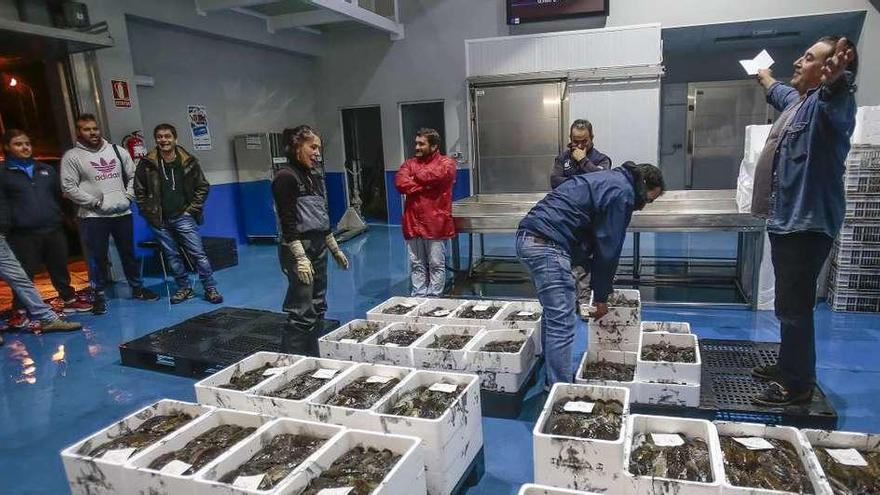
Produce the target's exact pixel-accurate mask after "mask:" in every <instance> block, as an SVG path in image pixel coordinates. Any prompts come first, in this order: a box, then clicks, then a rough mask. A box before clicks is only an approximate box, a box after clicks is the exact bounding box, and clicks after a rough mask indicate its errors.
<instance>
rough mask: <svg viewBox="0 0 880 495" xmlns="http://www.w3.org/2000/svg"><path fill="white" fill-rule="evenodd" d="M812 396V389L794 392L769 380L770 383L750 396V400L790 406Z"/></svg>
mask: <svg viewBox="0 0 880 495" xmlns="http://www.w3.org/2000/svg"><path fill="white" fill-rule="evenodd" d="M812 398H813V389H812V388H811V389H808V390H804V391H801V392H794V391H791V390H788V389H787V388H785V387H784V386H783V385H781V384H779V383H778V382H771V383H770V385H769V386H768V387H767V388H766V389H765V390H764V392H762V393H761V394H760V395H757V396H755V397H753V398H752V402H754V403H755V404H759V405H762V406H768V407H782V406H791V405H795V404H805V403H808V402H810V399H812Z"/></svg>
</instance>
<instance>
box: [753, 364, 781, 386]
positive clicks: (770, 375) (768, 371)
mask: <svg viewBox="0 0 880 495" xmlns="http://www.w3.org/2000/svg"><path fill="white" fill-rule="evenodd" d="M752 376H754V377H757V378H760V379H762V380H769V381H771V382H782V370H781V369H779V366H778V365H775V364H771V365H768V366H755V367H754V368H752Z"/></svg>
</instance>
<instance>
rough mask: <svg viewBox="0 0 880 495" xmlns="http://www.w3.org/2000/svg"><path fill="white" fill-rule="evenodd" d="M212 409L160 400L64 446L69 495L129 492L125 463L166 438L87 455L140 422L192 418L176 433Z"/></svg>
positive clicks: (128, 431) (134, 428) (64, 462)
mask: <svg viewBox="0 0 880 495" xmlns="http://www.w3.org/2000/svg"><path fill="white" fill-rule="evenodd" d="M213 410H214V408H213V407H210V406H203V405H199V404H192V403H190V402H181V401H176V400H168V399H164V400H160V401H159V402H156V403H155V404H151V405H149V406H147V407H144V408H142V409H140V410H138V411H137V412H135V413H133V414H131V415H129V416H126V417H125V418H123V419H122V420H120V421H118V422H116V423H114V424H113V425H111V426H109V427H107V428H104V429H103V430H101V431H98V432H97V433H94V434H92V435H90V436H89V437H87V438H85V439H83V440H80V441H79V442H77V443H75V444H73V445H71V446H70V447H67V448H66V449H64V450H62V451H61V460H62V462H63V464H64V471H65V472H66V473H67V482H68V484H69V485H70V491H71V493H73V494H75V495H97V494H101V495H104V494H107V495H109V494H117V493H132V492H131V491H130V490H131V489H132V485H131V480H130V478H129V476H128V470H129V469H130V468H128V467H127V466H128V464H129V462H130V461H131V460H132V459H136V458H137V457H138V456H140V455H142V454H143V453H144V452H146V451H148V450H150V449H151V448H153V447H155V446H156V445H158V444H159V443H161V442H162V441H163V440H164V439H165V438H167V436H166V437H163V438H159V439H157V440H156V442H154V443H153V444H151V445H148V446H144V447H142V448H140V449H139V450H135V451H127V450H123V449H113V450H115V452H112V453H110V452H105V453H102V455H101V457H92V456H91V455H89V453H90V452H93V451H95V450H96V449H97V448H98V447H100V446H102V445H104V444H106V443H107V442H110V441H113V440H114V439H116V438H119V437H120V436H122V435H125V434H128V433H130V432H132V431H134V430H136V429H137V428H138V427H139V426H141V425H142V424H143V423H144V422H146V421H147V420H149V419H151V418H154V417H156V416H164V415H173V414H178V413H185V414H189V415H190V416H192V417H193V419H191V420H190V421H189V422H187V423H185V424H182V425H180V427H179V428H178V429H177V430H175V431H174V432H176V431H179V430H180V429H183V428H186V427H187V426H189V425H191V424H192V423H193V422H194V421H196V420H197V419H198V418H199V417H201V416H202V415H204V414H206V413H208V412H211V411H213ZM174 432H171V433H170V434H173V433H174ZM170 434H169V435H170ZM104 456H107V457H106V458H104Z"/></svg>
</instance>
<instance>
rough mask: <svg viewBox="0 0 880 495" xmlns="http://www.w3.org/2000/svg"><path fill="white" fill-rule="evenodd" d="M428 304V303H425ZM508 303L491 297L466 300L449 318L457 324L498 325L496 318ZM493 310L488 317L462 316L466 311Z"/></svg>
mask: <svg viewBox="0 0 880 495" xmlns="http://www.w3.org/2000/svg"><path fill="white" fill-rule="evenodd" d="M425 304H429V303H425ZM508 304H510V302H509V301H495V300H491V299H485V300H478V301H467V302H466V303H464V304H462V305H461V306H460V307H459V308H458V309H456V310H455V312H454V313H452V315H450V317H449V318H450V320H452V323H453V324H457V325H477V326H485V327H492V326H498V324H499V322H498V318H499V316H501V312H502V311H504V308H506V307H507V305H508ZM471 310H473V311H475V312H481V311H494V314H492V316H491V317H489V318H475V317H472V316H464V314H466V313H467V312H468V311H471Z"/></svg>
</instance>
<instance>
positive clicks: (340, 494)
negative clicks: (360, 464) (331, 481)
mask: <svg viewBox="0 0 880 495" xmlns="http://www.w3.org/2000/svg"><path fill="white" fill-rule="evenodd" d="M353 490H354V487H353V486H344V487H342V488H324V489H323V490H321V491H320V492H318V495H348V494H349V493H351V492H352V491H353Z"/></svg>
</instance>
